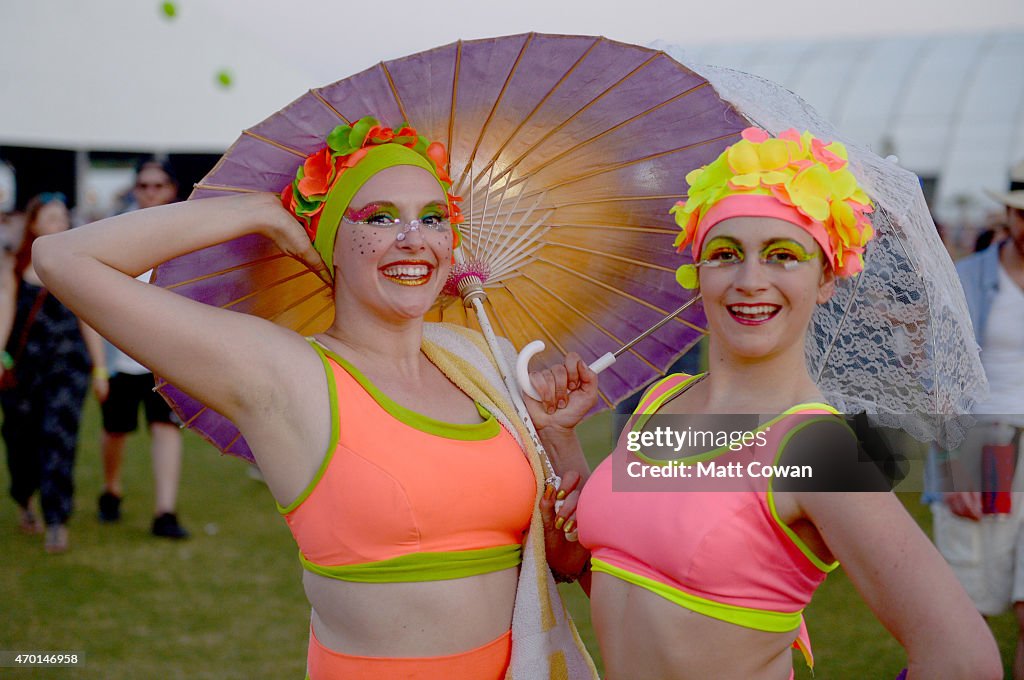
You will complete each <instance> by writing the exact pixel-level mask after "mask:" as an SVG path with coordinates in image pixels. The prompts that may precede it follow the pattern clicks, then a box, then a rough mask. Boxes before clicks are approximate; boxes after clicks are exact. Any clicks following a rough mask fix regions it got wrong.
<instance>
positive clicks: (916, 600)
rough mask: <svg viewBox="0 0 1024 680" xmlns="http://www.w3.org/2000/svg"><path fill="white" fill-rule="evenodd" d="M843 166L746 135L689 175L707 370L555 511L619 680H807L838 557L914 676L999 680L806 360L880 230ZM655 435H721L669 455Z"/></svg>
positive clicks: (684, 206)
mask: <svg viewBox="0 0 1024 680" xmlns="http://www.w3.org/2000/svg"><path fill="white" fill-rule="evenodd" d="M846 166H847V161H846V152H845V149H844V148H843V146H842V145H841V144H838V143H833V144H827V143H823V142H821V141H820V140H818V139H815V138H813V137H812V136H811V135H810V134H809V133H804V134H803V135H801V134H799V133H797V132H796V131H795V130H788V131H786V132H784V133H782V134H781V135H779V137H778V138H771V137H769V136H768V135H767V134H766V133H765V132H764V131H762V130H759V129H756V128H749V129H748V130H746V131H744V133H743V139H742V140H741V141H739V142H737V143H736V144H734V145H732V146H731V147H729V148H728V149H726V151H724V152H723V153H722V155H721V156H720V157H719V158H718V159H717V160H715V161H714V162H713V163H711V164H710V165H708V166H705V167H704V168H702V169H699V170H695V171H694V172H692V173H690V175H689V176H688V177H687V178H686V180H687V183H688V184H689V186H690V188H689V192H688V195H687V199H686V201H685V202H682V203H679V204H677V207H676V208H675V209H674V212H675V213H676V219H677V221H678V222H679V224H680V226H681V228H682V230H683V231H682V234H681V235H680V236H679V238H678V239H677V242H676V245H677V246H679V249H680V250H682V249H684V248H686V247H692V249H693V254H694V258H693V259H694V261H695V263H696V264H695V265H687V266H684V267H681V268H680V270H679V272H678V274H677V279H678V280H679V282H680V284H681V285H683V286H684V287H687V288H695V287H697V286H699V288H700V292H701V295H702V298H703V304H704V309H705V312H706V315H707V321H708V330H709V340H710V342H709V347H708V350H709V357H708V364H709V370H708V372H707V373H705V374H702V375H698V376H686V375H672V376H669V377H667V378H665V379H663V380H662V381H661V382H659V383H657V384H655V385H654V386H653V387H651V388H650V390H649V391H648V392H647V394H646V395H645V396H644V398H643V399H642V400H641V402H640V404H639V406H638V407H637V410H636V411H635V414H634V418H633V420H632V422H631V423H630V424H628V425H627V426H626V428H625V431H624V434H623V435H622V436H621V438H620V441H619V445H618V447H617V448H616V450H615V451H614V452H613V453H612V455H610V456H609V457H608V458H607V459H605V460H604V461H603V462H602V463H601V464H600V465H599V466H598V467H597V469H596V470H595V471H594V473H593V475H592V476H591V477H590V478H589V480H587V482H586V485H585V487H584V488H583V490H582V493H581V494H579V495H578V496H577V492H573V493H572V494H570V496H569V497H568V499H567V501H566V503H565V505H564V507H563V508H562V509H561V510H560V511H559V513H558V516H559V519H558V520H557V524H558V525H559V526H561V527H562V528H563V529H568V531H570V532H572V531H573V530H578V534H579V541H580V544H581V545H582V548H579V549H577V551H576V553H575V554H574V555H573V556H572V557H571V558H567V559H566V560H565V561H564V562H563V561H559V564H558V565H557V566H558V569H559V570H560V571H563V572H568V573H572V574H579V575H580V581H581V584H582V585H583V586H584V587H585V588H588V589H589V593H590V596H591V609H592V619H593V624H594V630H595V632H596V634H597V637H598V640H599V643H600V646H601V653H602V656H603V659H604V663H605V669H606V671H607V678H608V680H622V679H627V678H641V677H642V678H660V679H661V680H673V679H675V680H705V679H706V678H743V679H744V680H785V679H786V678H792V677H793V655H792V653H791V651H790V648H791V646H795V647H798V648H799V649H800V650H801V651H802V652H803V653H804V656H805V657H806V660H807V662H808V663H811V661H812V657H811V653H810V652H811V650H810V644H809V639H808V636H807V630H806V627H805V626H804V622H803V617H802V612H803V609H804V607H805V606H806V605H807V604H808V602H809V601H810V599H811V596H812V595H813V593H814V591H815V589H816V588H817V587H818V586H819V585H820V584H821V582H822V581H823V580H824V579H825V576H826V575H827V573H828V572H829V571H831V570H833V569H834V568H835V567H836V566H837V565H838V564H839V563H840V562H841V563H842V564H843V566H844V568H845V570H846V572H847V574H848V575H849V577H850V579H851V580H852V581H853V583H854V585H855V586H856V587H857V589H858V591H859V592H860V593H861V595H862V596H863V598H864V599H865V601H866V602H867V604H868V606H869V607H871V609H872V610H873V611H874V612H875V614H876V615H877V616H878V618H879V620H880V621H881V622H882V623H883V624H884V625H885V626H886V628H888V630H889V631H890V632H891V633H892V634H893V636H894V637H895V638H896V639H897V640H898V641H899V642H900V643H901V644H902V645H903V647H904V648H905V649H906V652H907V655H908V661H909V664H908V669H907V673H908V677H909V678H911V679H912V680H913V679H921V678H925V679H928V680H933V679H935V678H965V679H966V678H970V679H971V680H978V679H980V678H997V677H1002V669H1001V667H1000V663H999V654H998V650H997V649H996V646H995V643H994V641H993V639H992V637H991V635H990V633H989V632H988V629H987V627H986V626H985V624H984V622H983V621H982V619H981V617H980V616H978V615H977V613H976V612H975V611H974V608H973V606H972V604H971V602H970V600H968V599H967V597H966V595H965V594H964V591H963V590H962V589H961V588H960V586H959V585H958V584H957V581H956V579H955V578H954V576H953V574H952V572H951V571H950V570H949V568H948V567H947V566H946V564H945V562H944V561H943V560H942V558H941V557H940V556H939V554H938V553H937V552H936V551H935V549H934V548H933V547H932V544H931V543H930V541H929V540H928V539H927V538H926V537H925V535H924V534H923V533H922V532H921V531H920V529H919V528H918V527H917V525H916V524H915V523H914V521H913V520H912V519H911V518H910V516H909V515H908V514H907V513H906V512H905V510H904V509H903V507H902V505H901V504H900V501H899V500H898V499H897V498H896V496H895V495H894V494H892V493H889V492H888V491H879V490H878V489H879V487H880V484H879V482H882V488H887V487H885V486H884V480H880V479H879V478H878V471H877V468H876V467H875V465H874V464H873V463H871V462H863V459H859V458H858V450H857V443H856V440H855V437H854V436H853V434H852V432H850V431H849V429H848V428H847V426H846V425H845V423H844V421H843V420H842V419H841V418H840V417H839V416H838V414H837V412H836V411H835V410H834V409H833V408H832V407H831V406H829V405H828V404H827V403H823V402H824V401H825V399H824V398H823V397H822V394H821V392H820V391H819V389H818V387H817V385H816V384H815V382H814V381H813V380H812V379H811V377H810V374H809V372H808V369H807V366H806V362H805V358H804V343H805V339H806V336H807V334H808V326H809V324H810V320H811V314H812V312H813V311H814V309H815V306H816V305H818V304H822V303H824V302H826V301H827V300H828V299H829V297H830V296H831V294H832V292H833V288H834V285H835V281H836V278H837V277H847V276H855V275H856V274H857V273H858V272H859V271H860V269H861V267H862V263H863V259H862V257H863V252H864V246H865V244H866V243H867V241H868V240H869V239H870V238H871V236H872V230H871V223H870V221H869V220H868V218H867V217H866V213H868V212H870V211H871V206H870V201H869V199H868V198H867V196H866V195H865V194H864V192H863V191H861V190H860V189H859V188H858V187H857V184H856V180H855V178H854V176H853V175H852V173H850V172H849V170H848V169H847V167H846ZM557 382H558V381H550V380H549V383H551V384H552V385H553V384H555V383H557ZM552 385H549V386H548V388H547V389H546V390H545V391H544V392H542V396H543V397H545V399H544V404H545V406H546V407H548V409H550V408H551V407H552V406H555V405H556V403H557V400H555V398H554V397H553V395H554V393H555V390H554V388H553V387H552ZM559 387H560V389H562V390H565V389H566V386H564V385H560V384H559ZM588 398H589V395H586V394H582V393H581V394H580V396H579V397H577V393H576V392H572V391H571V390H570V392H569V396H568V397H567V398H566V397H564V396H563V397H562V399H563V403H568V404H570V407H571V408H574V409H578V408H579V405H578V404H575V403H574V402H575V401H577V400H578V401H581V402H587V401H588ZM534 407H535V408H534V410H535V411H536V412H537V413H540V412H541V410H542V409H539V408H536V404H534ZM722 414H761V415H748V416H739V415H729V416H728V418H725V419H724V420H723V418H722V417H721V416H722ZM716 415H717V416H718V417H717V418H716V417H715V416H716ZM658 428H669V429H671V430H674V431H676V432H677V433H683V432H690V433H692V432H704V431H707V432H714V433H716V436H715V438H714V439H715V441H714V442H712V443H706V444H702V443H698V444H695V445H689V444H688V445H685V446H680V447H674V448H673V450H672V452H671V453H670V454H666V453H664V452H662V451H655V450H654V448H655V447H656V446H657V443H656V442H655V441H654V437H653V435H654V434H655V433H656V430H657V429H658ZM717 433H726V434H728V437H727V438H726V440H722V439H721V438H720V437H719V436H718V435H717ZM737 433H738V434H739V435H744V434H745V435H747V436H746V437H745V438H741V437H739V436H734V435H736V434H737ZM644 434H648V435H650V436H648V437H647V438H646V439H645V438H644ZM548 436H549V437H553V438H554V437H555V434H554V433H549V434H548ZM557 436H558V437H563V438H565V437H566V434H565V432H564V431H561V430H559V431H558V432H557ZM705 441H706V438H705ZM826 454H827V457H826ZM772 469H779V470H781V469H785V470H789V471H792V470H794V469H796V470H798V471H804V470H810V471H811V474H812V475H814V477H815V478H816V479H815V481H814V483H808V481H809V480H808V479H806V478H800V479H796V478H794V479H782V478H781V477H779V478H774V479H773V477H772V476H771V473H769V472H766V470H772ZM716 471H717V472H716ZM824 476H828V477H829V479H827V480H825V479H822V477H824ZM851 479H856V481H857V483H856V484H852V485H851V484H850V483H849V482H850V480H851ZM826 489H827V490H829V491H833V492H832V493H822V492H821V491H822V490H826ZM546 511H547V509H546ZM574 512H575V514H576V518H575V519H570V517H572V515H573V513H574ZM563 522H564V524H563ZM577 522H578V529H577V527H576V524H577ZM588 557H589V560H588ZM833 670H834V669H833ZM822 675H823V676H824V677H832V672H831V671H828V670H826V671H825V672H824V673H823V674H822Z"/></svg>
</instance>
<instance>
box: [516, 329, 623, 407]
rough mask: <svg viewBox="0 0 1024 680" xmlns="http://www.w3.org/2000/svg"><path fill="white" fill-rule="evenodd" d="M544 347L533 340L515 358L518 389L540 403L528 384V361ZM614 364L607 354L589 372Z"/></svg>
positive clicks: (613, 360) (595, 371)
mask: <svg viewBox="0 0 1024 680" xmlns="http://www.w3.org/2000/svg"><path fill="white" fill-rule="evenodd" d="M544 347H545V345H544V341H543V340H534V341H533V342H531V343H530V344H528V345H527V346H526V347H524V348H523V351H522V352H520V353H519V356H518V357H516V382H517V383H519V389H521V390H522V391H523V394H525V395H526V396H528V397H530V398H531V399H533V400H534V401H540V395H539V394H537V390H535V389H533V385H531V384H530V359H532V358H533V357H534V356H536V355H537V354H540V353H541V352H543V351H544ZM614 363H615V354H613V353H612V352H608V353H607V354H605V355H604V356H602V357H598V359H597V361H595V362H594V363H592V364H590V370H591V371H593V372H594V373H600V372H601V371H603V370H604V369H606V368H608V367H609V366H611V365H612V364H614Z"/></svg>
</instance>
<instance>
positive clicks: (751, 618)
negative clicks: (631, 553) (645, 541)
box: [590, 558, 804, 633]
mask: <svg viewBox="0 0 1024 680" xmlns="http://www.w3.org/2000/svg"><path fill="white" fill-rule="evenodd" d="M590 563H591V569H592V570H593V571H601V572H604V573H606V574H609V575H611V576H614V577H615V578H618V579H621V580H623V581H625V582H627V583H631V584H633V585H635V586H639V587H641V588H643V589H645V590H649V591H651V592H652V593H654V594H655V595H659V596H661V597H663V598H665V599H666V600H668V601H669V602H672V603H673V604H677V605H679V606H680V607H683V608H684V609H689V610H690V611H693V612H696V613H698V614H703V615H705V616H710V617H711V618H713V619H718V620H719V621H725V622H726V623H732V624H735V625H737V626H743V627H744V628H752V629H754V630H763V631H765V632H768V633H788V632H790V631H794V630H796V629H798V628H799V627H800V617H801V615H802V614H803V611H804V610H803V609H800V610H799V611H795V612H773V611H769V610H765V609H752V608H750V607H740V606H737V605H733V604H724V603H722V602H715V601H714V600H708V599H706V598H703V597H698V596H697V595H691V594H690V593H685V592H683V591H681V590H679V589H678V588H673V587H672V586H669V585H665V584H664V583H661V582H660V581H655V580H654V579H651V578H647V577H646V576H640V575H638V574H634V573H632V572H630V571H627V570H625V569H622V568H620V567H615V566H612V565H610V564H608V563H607V562H605V561H603V560H600V559H597V558H591V560H590Z"/></svg>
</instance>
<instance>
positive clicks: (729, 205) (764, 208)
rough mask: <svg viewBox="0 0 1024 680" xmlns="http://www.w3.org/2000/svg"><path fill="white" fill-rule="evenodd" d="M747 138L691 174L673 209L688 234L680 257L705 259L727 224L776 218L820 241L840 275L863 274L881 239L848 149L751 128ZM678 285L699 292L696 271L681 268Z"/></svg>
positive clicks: (680, 240) (679, 245)
mask: <svg viewBox="0 0 1024 680" xmlns="http://www.w3.org/2000/svg"><path fill="white" fill-rule="evenodd" d="M742 137H743V139H741V140H740V141H738V142H736V143H735V144H733V145H731V146H729V147H728V148H726V149H725V151H723V152H722V154H721V155H720V156H719V157H718V158H716V159H715V160H714V161H713V162H712V163H710V164H708V165H705V166H704V167H702V168H698V169H697V170H694V171H692V172H690V173H689V174H688V175H687V176H686V182H687V183H688V184H689V185H690V188H689V190H688V191H687V192H686V200H685V201H680V202H678V203H676V204H675V206H674V207H673V208H672V210H671V212H672V214H674V215H675V218H676V223H677V224H678V225H679V227H680V228H681V229H682V230H683V231H682V233H681V234H679V236H677V237H676V240H675V245H676V248H677V250H678V252H683V251H684V250H685V249H686V247H687V246H692V251H691V252H692V253H693V257H694V260H697V259H698V258H699V257H700V251H701V247H702V246H703V245H704V237H705V236H706V235H707V233H708V232H709V231H710V230H711V228H712V227H713V226H715V225H716V224H718V223H719V222H722V221H723V220H727V219H729V218H732V217H774V218H778V219H782V220H785V221H787V222H791V223H793V224H795V225H797V226H798V227H800V228H802V229H804V230H806V231H807V232H808V233H809V234H810V235H811V236H813V237H814V240H815V241H817V242H818V245H819V246H821V250H822V252H824V254H825V259H826V261H827V262H828V263H829V265H830V266H831V267H832V271H834V272H835V274H836V276H840V277H845V276H854V275H856V274H857V273H858V272H860V271H861V270H862V269H863V268H864V246H865V245H866V244H867V242H868V241H869V240H870V239H871V237H872V236H873V235H874V230H873V229H872V227H871V220H870V219H869V218H868V213H870V212H872V210H873V207H872V203H871V199H870V198H868V196H867V194H866V193H864V191H863V190H862V189H861V188H860V187H859V186H857V178H856V177H854V175H853V173H852V172H850V170H849V169H848V167H847V166H848V162H847V158H846V147H845V146H843V145H842V144H841V143H839V142H832V143H831V144H826V143H825V142H823V141H821V140H820V139H818V138H817V137H814V136H813V135H812V134H811V133H810V132H804V133H803V134H801V133H799V132H797V131H796V130H794V129H792V128H791V129H789V130H786V131H785V132H782V133H780V134H779V135H778V137H777V138H774V137H771V136H769V135H768V133H767V132H765V131H764V130H761V129H760V128H755V127H750V128H747V129H746V130H744V131H743V133H742ZM676 280H677V281H678V282H679V285H681V286H683V287H684V288H696V287H697V270H696V268H695V266H694V265H692V264H691V265H683V266H682V267H680V268H679V270H678V271H677V272H676Z"/></svg>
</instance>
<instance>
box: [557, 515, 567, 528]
mask: <svg viewBox="0 0 1024 680" xmlns="http://www.w3.org/2000/svg"><path fill="white" fill-rule="evenodd" d="M563 524H565V518H564V517H559V518H558V519H556V520H555V528H556V529H561V528H562V525H563Z"/></svg>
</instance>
